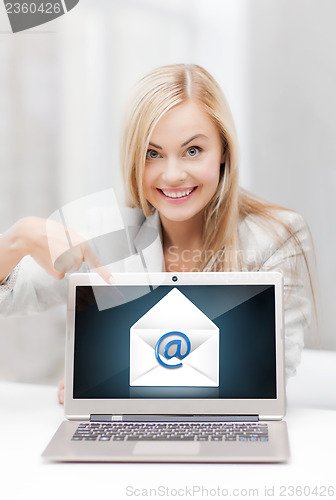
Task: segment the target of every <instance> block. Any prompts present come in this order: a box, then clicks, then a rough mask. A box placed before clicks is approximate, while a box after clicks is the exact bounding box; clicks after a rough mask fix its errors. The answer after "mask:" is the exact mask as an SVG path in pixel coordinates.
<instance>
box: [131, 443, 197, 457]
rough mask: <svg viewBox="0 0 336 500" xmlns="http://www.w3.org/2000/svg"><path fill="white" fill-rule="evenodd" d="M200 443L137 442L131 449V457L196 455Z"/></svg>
mask: <svg viewBox="0 0 336 500" xmlns="http://www.w3.org/2000/svg"><path fill="white" fill-rule="evenodd" d="M200 444H201V443H196V442H193V443H177V442H176V441H175V442H171V443H169V442H167V441H165V442H164V443H162V442H160V443H153V441H147V442H145V441H139V442H138V443H136V445H135V446H134V448H133V455H163V456H164V455H197V454H198V453H199V449H200Z"/></svg>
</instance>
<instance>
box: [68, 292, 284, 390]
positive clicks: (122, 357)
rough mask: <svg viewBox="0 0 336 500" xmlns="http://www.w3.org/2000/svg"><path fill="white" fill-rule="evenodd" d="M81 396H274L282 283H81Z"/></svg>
mask: <svg viewBox="0 0 336 500" xmlns="http://www.w3.org/2000/svg"><path fill="white" fill-rule="evenodd" d="M73 397H74V398H75V399H100V398H104V399H111V398H112V399H114V398H118V399H126V398H135V399H136V398H149V399H155V398H174V399H179V398H183V399H185V398H195V399H200V398H202V399H203V398H211V399H219V398H220V399H237V398H239V399H275V398H276V349H275V290H274V285H211V286H209V285H200V286H196V285H182V286H166V285H165V286H157V287H149V286H138V285H137V286H133V285H132V286H96V287H94V286H93V287H92V286H77V289H76V311H75V342H74V385H73Z"/></svg>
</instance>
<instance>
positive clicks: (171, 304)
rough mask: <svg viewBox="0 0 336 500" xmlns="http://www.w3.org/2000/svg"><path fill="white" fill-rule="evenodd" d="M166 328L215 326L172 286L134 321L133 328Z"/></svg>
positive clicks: (212, 327) (208, 327)
mask: <svg viewBox="0 0 336 500" xmlns="http://www.w3.org/2000/svg"><path fill="white" fill-rule="evenodd" d="M163 326H164V328H165V329H167V330H181V329H186V328H193V329H217V326H216V325H215V324H214V323H213V322H212V321H211V320H210V319H209V318H208V317H207V316H206V315H205V314H204V313H203V312H202V311H201V310H200V309H198V307H196V306H195V304H193V303H192V302H191V300H189V299H188V298H187V297H186V296H185V295H183V293H182V292H180V290H178V289H177V288H173V289H172V290H171V291H170V292H168V293H167V295H165V296H164V297H163V298H162V299H161V300H160V301H159V302H157V303H156V304H155V305H154V306H153V307H152V308H151V309H150V310H149V311H147V313H145V314H144V315H143V316H142V317H141V318H140V319H139V320H138V321H137V322H136V323H134V325H133V327H134V328H162V327H163Z"/></svg>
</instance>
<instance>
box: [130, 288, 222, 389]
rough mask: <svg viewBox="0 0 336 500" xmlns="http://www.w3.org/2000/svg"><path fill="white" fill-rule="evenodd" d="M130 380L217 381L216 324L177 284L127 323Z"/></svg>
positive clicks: (169, 382)
mask: <svg viewBox="0 0 336 500" xmlns="http://www.w3.org/2000/svg"><path fill="white" fill-rule="evenodd" d="M130 385H131V386H179V387H181V386H202V387H218V385H219V328H218V327H217V326H216V325H215V324H214V323H213V322H212V321H211V320H210V319H209V318H208V317H207V316H206V315H205V314H204V313H203V312H202V311H200V310H199V309H198V307H196V306H195V304H193V303H192V302H191V301H190V300H189V299H188V298H187V297H186V296H185V295H183V293H181V292H180V291H179V290H178V289H177V288H173V290H171V291H170V292H169V293H167V295H165V296H164V297H163V298H162V299H161V300H160V301H159V302H157V304H155V306H153V307H152V308H151V309H150V310H149V311H148V312H147V313H146V314H144V315H143V316H142V317H141V318H140V319H139V320H138V321H137V322H136V323H134V325H133V326H132V327H131V330H130Z"/></svg>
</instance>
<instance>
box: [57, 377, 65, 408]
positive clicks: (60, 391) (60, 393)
mask: <svg viewBox="0 0 336 500" xmlns="http://www.w3.org/2000/svg"><path fill="white" fill-rule="evenodd" d="M58 402H59V404H60V405H63V404H64V379H63V380H61V381H60V383H59V385H58Z"/></svg>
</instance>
